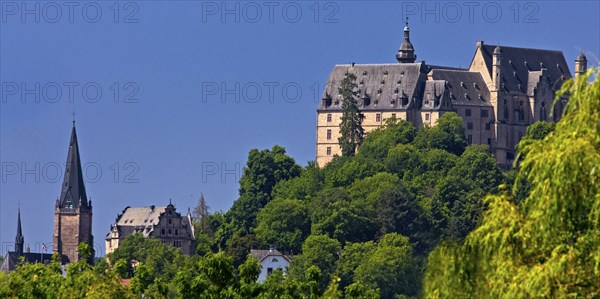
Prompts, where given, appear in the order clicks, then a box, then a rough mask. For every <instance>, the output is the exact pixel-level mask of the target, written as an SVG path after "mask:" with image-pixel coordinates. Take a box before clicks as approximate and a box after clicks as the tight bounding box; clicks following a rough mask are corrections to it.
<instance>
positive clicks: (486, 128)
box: [485, 123, 492, 131]
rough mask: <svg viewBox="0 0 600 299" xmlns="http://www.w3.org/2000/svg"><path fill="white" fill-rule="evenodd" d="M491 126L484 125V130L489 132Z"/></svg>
mask: <svg viewBox="0 0 600 299" xmlns="http://www.w3.org/2000/svg"><path fill="white" fill-rule="evenodd" d="M491 126H492V125H490V123H487V124H485V130H486V131H489V130H490V129H491Z"/></svg>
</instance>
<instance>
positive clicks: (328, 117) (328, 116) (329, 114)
mask: <svg viewBox="0 0 600 299" xmlns="http://www.w3.org/2000/svg"><path fill="white" fill-rule="evenodd" d="M327 122H328V123H330V122H331V113H328V114H327Z"/></svg>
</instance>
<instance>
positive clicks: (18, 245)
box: [15, 202, 25, 256]
mask: <svg viewBox="0 0 600 299" xmlns="http://www.w3.org/2000/svg"><path fill="white" fill-rule="evenodd" d="M20 206H21V203H20V202H19V210H18V213H17V236H16V237H15V252H16V253H17V254H18V255H19V256H21V255H23V243H24V242H25V238H23V230H22V229H21V207H20Z"/></svg>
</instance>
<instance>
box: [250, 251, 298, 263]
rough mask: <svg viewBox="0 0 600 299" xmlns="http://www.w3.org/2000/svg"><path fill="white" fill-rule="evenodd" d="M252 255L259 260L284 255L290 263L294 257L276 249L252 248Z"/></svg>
mask: <svg viewBox="0 0 600 299" xmlns="http://www.w3.org/2000/svg"><path fill="white" fill-rule="evenodd" d="M250 255H251V256H252V257H253V258H255V259H257V260H258V261H259V262H262V261H264V260H265V259H267V258H268V257H282V258H284V259H285V260H286V261H287V262H288V263H291V261H292V257H291V256H290V255H285V254H283V253H281V252H279V251H278V250H276V249H265V250H263V249H250Z"/></svg>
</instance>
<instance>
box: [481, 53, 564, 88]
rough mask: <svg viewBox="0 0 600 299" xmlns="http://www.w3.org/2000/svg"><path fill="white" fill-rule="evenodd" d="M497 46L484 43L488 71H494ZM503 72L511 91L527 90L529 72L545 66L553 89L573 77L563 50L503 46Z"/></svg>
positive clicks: (504, 80)
mask: <svg viewBox="0 0 600 299" xmlns="http://www.w3.org/2000/svg"><path fill="white" fill-rule="evenodd" d="M496 47H497V46H494V45H483V46H482V52H483V58H484V60H485V64H486V66H487V69H488V72H489V73H490V76H491V74H492V73H491V72H492V63H493V52H494V50H495V48H496ZM501 51H502V54H503V60H502V66H501V69H500V70H501V72H502V82H503V83H504V87H505V89H506V90H507V91H509V92H522V93H525V92H527V88H528V87H527V85H528V82H527V80H528V77H529V74H528V73H529V72H534V71H540V70H541V69H542V68H545V69H546V70H547V71H546V75H547V76H548V79H549V80H550V81H551V82H552V85H551V86H552V87H553V89H555V90H557V89H559V88H560V87H561V86H562V84H563V82H564V81H565V80H567V79H569V78H571V72H570V71H569V66H568V64H567V62H566V61H565V57H564V55H563V53H562V52H561V51H554V50H541V49H531V48H515V47H507V46H501Z"/></svg>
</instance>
